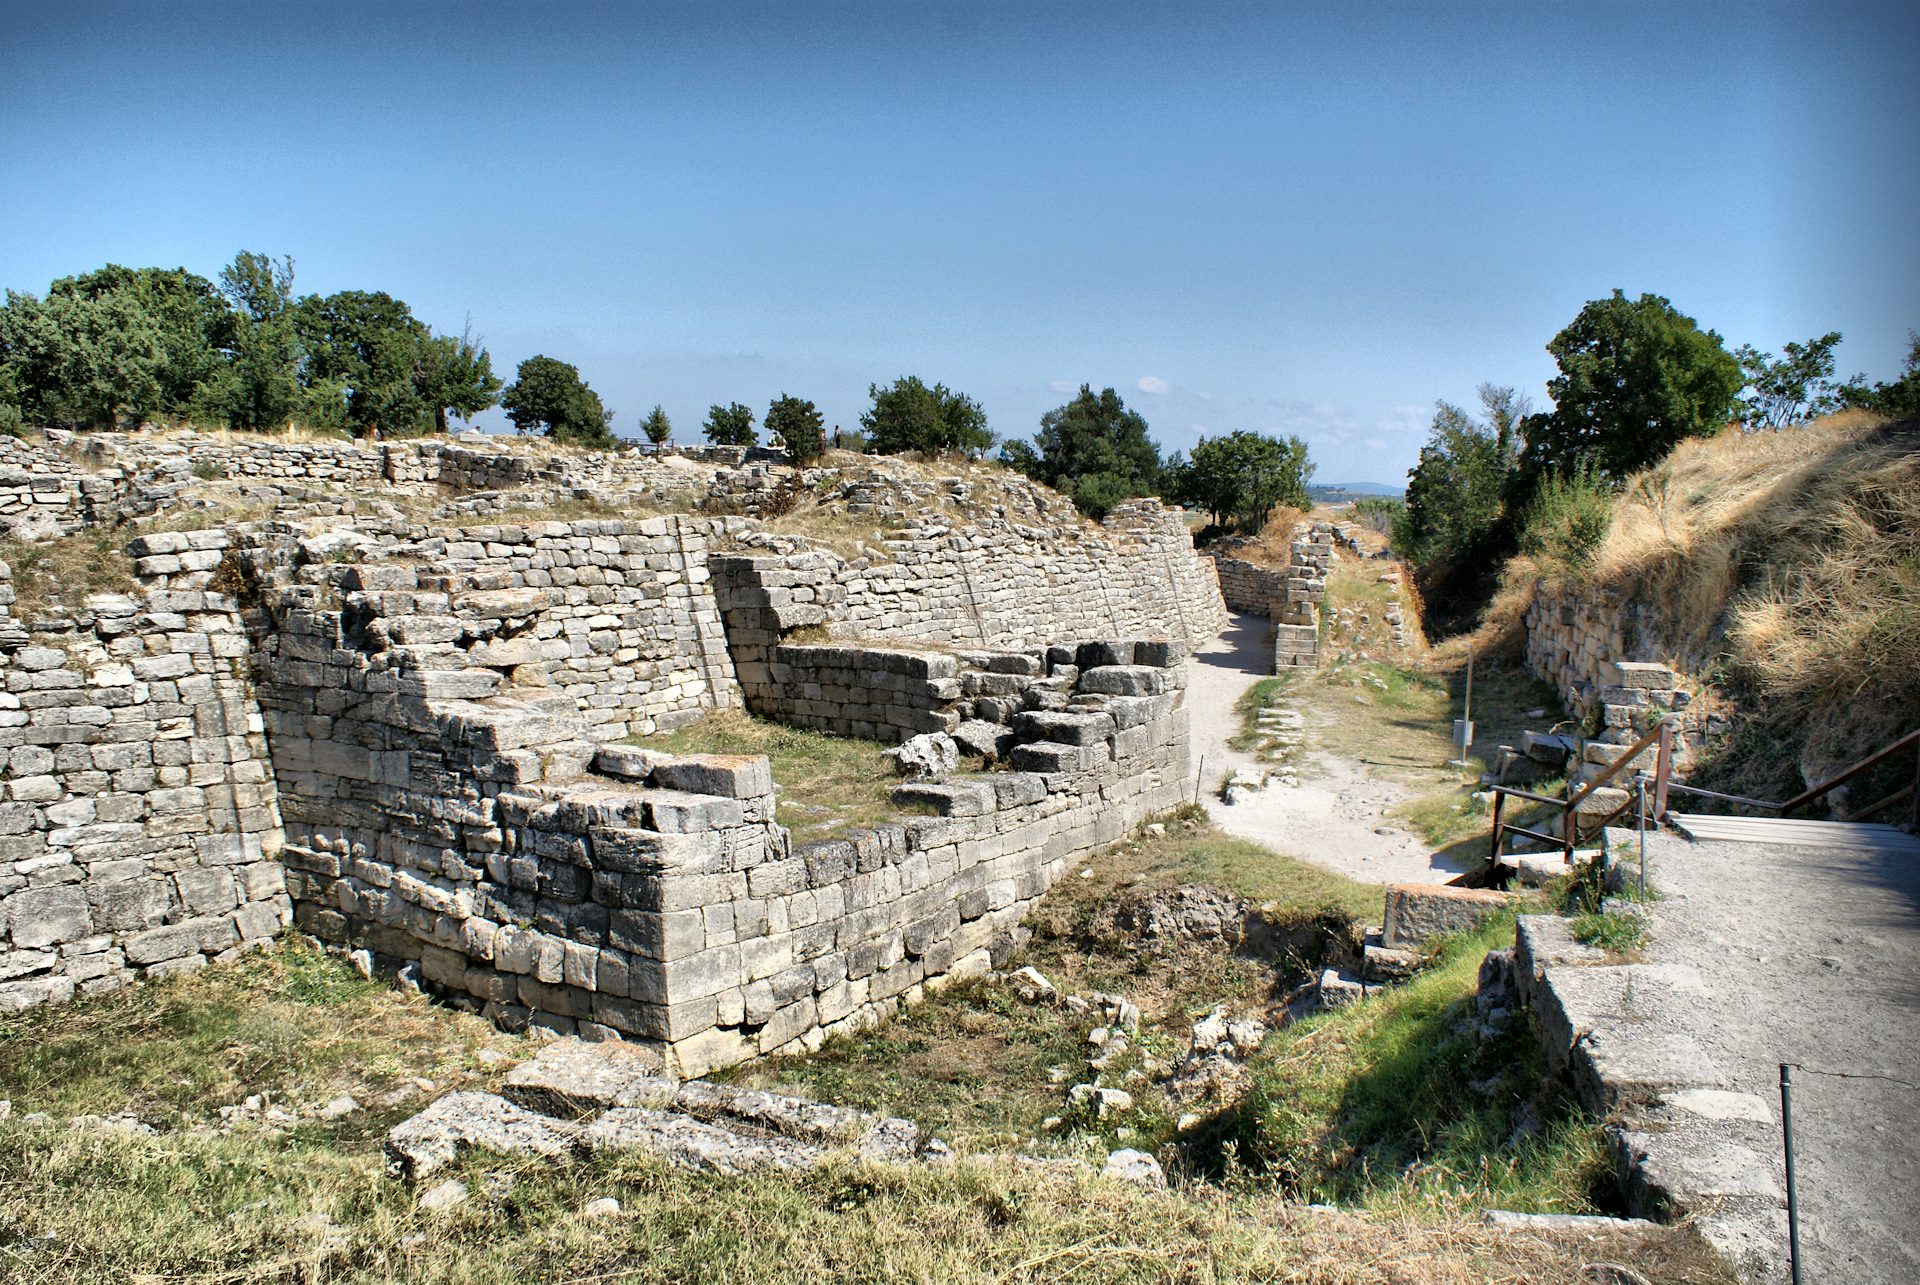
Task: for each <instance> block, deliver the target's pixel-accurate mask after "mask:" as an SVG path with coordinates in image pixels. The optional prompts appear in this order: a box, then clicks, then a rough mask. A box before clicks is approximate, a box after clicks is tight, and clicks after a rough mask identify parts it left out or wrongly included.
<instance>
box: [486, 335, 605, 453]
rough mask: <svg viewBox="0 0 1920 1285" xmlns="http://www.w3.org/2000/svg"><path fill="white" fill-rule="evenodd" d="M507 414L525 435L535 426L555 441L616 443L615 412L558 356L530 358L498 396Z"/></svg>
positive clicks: (581, 443) (522, 364)
mask: <svg viewBox="0 0 1920 1285" xmlns="http://www.w3.org/2000/svg"><path fill="white" fill-rule="evenodd" d="M500 404H501V405H502V406H504V407H505V408H506V411H507V418H508V419H510V420H512V421H513V426H514V427H515V428H516V429H518V430H519V431H521V432H522V433H530V432H533V431H534V430H535V429H539V430H540V431H542V432H544V433H546V435H547V436H548V437H551V438H553V439H554V440H555V441H560V442H571V443H573V444H575V445H577V446H592V447H598V448H601V449H605V448H608V447H612V446H616V445H618V444H619V443H618V439H617V438H615V437H614V435H613V431H612V424H613V413H612V412H611V411H609V410H607V409H606V408H605V407H604V406H602V405H601V404H600V395H599V394H598V393H596V392H594V391H593V390H592V389H591V388H589V387H587V385H586V383H585V381H583V380H582V379H581V378H580V370H579V368H578V367H576V366H573V365H570V364H568V363H567V362H564V361H560V360H559V359H557V358H554V357H546V356H538V357H529V358H527V359H526V360H525V361H523V362H521V363H520V368H519V371H518V372H517V377H516V378H515V379H514V382H513V383H511V384H508V385H507V386H506V388H505V389H504V390H503V391H502V392H501V394H500Z"/></svg>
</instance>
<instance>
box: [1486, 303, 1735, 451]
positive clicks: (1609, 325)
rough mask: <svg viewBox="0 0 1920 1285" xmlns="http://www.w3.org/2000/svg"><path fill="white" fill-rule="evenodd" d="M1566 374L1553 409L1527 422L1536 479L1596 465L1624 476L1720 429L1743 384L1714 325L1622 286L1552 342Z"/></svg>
mask: <svg viewBox="0 0 1920 1285" xmlns="http://www.w3.org/2000/svg"><path fill="white" fill-rule="evenodd" d="M1547 351H1548V352H1550V353H1552V354H1553V357H1554V360H1555V361H1556V362H1557V363H1558V364H1559V367H1560V373H1559V374H1558V375H1556V376H1555V377H1554V378H1553V379H1551V380H1549V381H1548V382H1547V391H1548V393H1549V394H1551V396H1552V397H1553V410H1552V411H1551V412H1549V413H1547V414H1544V415H1535V416H1533V417H1532V418H1531V419H1529V420H1528V421H1527V448H1526V453H1525V455H1524V457H1523V464H1524V466H1525V471H1526V473H1527V476H1528V478H1529V479H1530V480H1531V479H1537V478H1539V477H1540V476H1542V475H1544V474H1546V473H1549V472H1552V473H1559V474H1563V475H1566V474H1571V473H1573V472H1575V471H1576V470H1578V469H1581V468H1583V467H1591V468H1593V469H1597V470H1599V471H1600V472H1601V473H1602V474H1604V475H1606V476H1609V477H1612V478H1615V479H1618V478H1621V477H1624V476H1626V475H1627V474H1628V473H1631V472H1633V471H1634V470H1635V469H1639V468H1644V467H1645V466H1647V465H1648V464H1651V463H1653V462H1654V461H1656V460H1658V459H1661V458H1662V457H1664V456H1665V455H1666V454H1667V452H1669V451H1671V450H1672V449H1673V448H1674V447H1675V446H1676V445H1678V444H1679V443H1680V442H1682V441H1684V440H1685V439H1687V438H1689V437H1705V436H1710V435H1712V434H1714V433H1718V432H1720V431H1721V430H1722V429H1724V428H1725V427H1726V426H1727V422H1728V419H1729V418H1730V417H1731V416H1732V414H1733V411H1734V407H1735V400H1736V398H1737V396H1738V394H1739V392H1740V389H1741V387H1742V386H1743V383H1744V381H1743V379H1742V376H1741V373H1740V363H1739V362H1737V361H1735V360H1734V358H1733V356H1732V354H1730V353H1728V352H1727V350H1726V348H1725V347H1724V346H1723V345H1722V344H1721V342H1720V336H1719V335H1717V334H1715V333H1714V332H1713V331H1711V330H1701V329H1700V327H1699V325H1698V324H1697V323H1695V321H1694V320H1693V318H1691V317H1688V316H1686V315H1684V314H1682V313H1680V312H1678V311H1676V310H1675V308H1674V306H1673V305H1672V304H1671V303H1669V302H1668V301H1667V300H1665V299H1663V298H1661V297H1660V296H1658V295H1651V294H1643V295H1641V296H1640V297H1639V298H1638V299H1628V298H1627V297H1626V295H1624V294H1623V293H1621V292H1620V291H1618V290H1615V291H1614V292H1613V295H1612V296H1611V297H1610V298H1606V299H1596V300H1594V301H1593V302H1591V303H1589V304H1587V305H1586V306H1585V307H1584V308H1582V309H1581V310H1580V315H1579V316H1577V317H1575V318H1574V320H1573V323H1572V324H1571V325H1569V326H1568V327H1567V328H1566V329H1565V330H1562V331H1561V332H1560V333H1559V334H1557V335H1555V336H1554V337H1553V341H1552V342H1551V343H1549V344H1548V345H1547Z"/></svg>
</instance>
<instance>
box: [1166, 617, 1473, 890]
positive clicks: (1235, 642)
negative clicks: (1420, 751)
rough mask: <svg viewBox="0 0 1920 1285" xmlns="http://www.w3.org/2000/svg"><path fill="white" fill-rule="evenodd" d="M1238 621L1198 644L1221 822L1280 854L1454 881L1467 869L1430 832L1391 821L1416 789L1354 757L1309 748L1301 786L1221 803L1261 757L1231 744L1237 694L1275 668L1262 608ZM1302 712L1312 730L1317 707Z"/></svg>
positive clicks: (1200, 746) (1394, 876)
mask: <svg viewBox="0 0 1920 1285" xmlns="http://www.w3.org/2000/svg"><path fill="white" fill-rule="evenodd" d="M1231 620H1232V623H1231V624H1230V625H1229V626H1228V627H1227V631H1226V632H1225V633H1223V634H1221V635H1220V636H1219V637H1218V638H1216V639H1214V640H1213V641H1212V642H1210V643H1208V644H1206V645H1205V646H1203V647H1200V648H1199V649H1197V650H1196V651H1195V652H1194V654H1193V659H1192V660H1191V661H1190V662H1189V663H1188V667H1187V708H1188V709H1189V710H1190V711H1192V717H1193V758H1194V762H1195V764H1196V765H1198V764H1199V761H1200V758H1201V756H1202V755H1205V756H1206V764H1205V768H1204V772H1205V777H1204V780H1203V781H1202V785H1201V802H1202V803H1203V804H1205V805H1206V809H1207V812H1208V813H1209V815H1211V816H1212V817H1213V821H1214V824H1215V825H1217V826H1219V827H1220V829H1222V830H1224V831H1226V832H1227V833H1228V834H1231V835H1235V836H1237V837H1239V838H1242V839H1247V840H1249V841H1251V842H1253V843H1258V844H1260V845H1261V846H1263V847H1267V848H1271V849H1273V850H1274V851H1276V852H1285V853H1288V854H1290V855H1292V856H1296V857H1301V858H1304V859H1305V860H1308V861H1311V862H1313V863H1314V864H1316V865H1320V866H1325V867H1327V868H1328V869H1330V870H1338V871H1339V872H1340V873H1341V874H1344V875H1350V876H1352V877H1353V878H1355V879H1365V880H1369V881H1371V882H1374V883H1402V882H1413V881H1420V882H1426V883H1444V882H1446V881H1447V880H1448V879H1451V878H1452V877H1453V876H1454V875H1456V874H1459V873H1460V872H1461V871H1462V870H1463V869H1464V867H1462V866H1455V865H1449V864H1446V863H1436V861H1435V859H1434V856H1433V853H1432V851H1431V850H1430V849H1429V848H1428V846H1427V844H1426V842H1425V841H1424V840H1422V839H1421V838H1420V837H1419V836H1418V835H1415V834H1411V833H1409V832H1407V831H1405V830H1403V829H1401V828H1399V827H1398V826H1397V825H1395V824H1394V823H1393V822H1391V821H1389V820H1387V819H1386V810H1387V809H1388V808H1390V807H1392V806H1393V805H1394V804H1396V803H1399V802H1402V801H1403V800H1405V799H1406V798H1408V797H1409V796H1410V795H1411V793H1412V791H1411V790H1409V789H1408V788H1407V787H1406V786H1404V785H1402V784H1401V783H1400V782H1398V781H1395V780H1392V779H1391V778H1388V777H1382V776H1376V775H1374V773H1373V771H1372V770H1371V769H1370V768H1369V767H1368V766H1367V765H1366V764H1364V763H1356V762H1354V761H1353V760H1351V759H1344V758H1336V757H1333V756H1330V755H1318V756H1309V757H1308V758H1306V759H1305V760H1304V761H1303V763H1302V767H1301V770H1300V771H1299V779H1300V784H1299V785H1294V786H1289V785H1281V784H1279V783H1277V782H1276V783H1275V784H1273V785H1269V786H1268V787H1267V788H1266V789H1264V790H1259V791H1256V792H1254V793H1253V794H1252V795H1251V796H1249V797H1245V798H1242V799H1241V801H1240V802H1238V803H1235V804H1232V805H1228V804H1226V803H1223V802H1221V801H1220V797H1219V785H1220V782H1221V780H1222V779H1223V778H1224V777H1225V775H1226V774H1227V773H1228V772H1230V771H1232V770H1233V769H1234V768H1236V767H1251V766H1254V765H1255V759H1254V757H1253V756H1252V755H1251V754H1242V753H1240V752H1238V751H1235V750H1231V749H1229V748H1227V738H1229V737H1231V736H1233V735H1235V734H1237V733H1238V732H1239V730H1240V716H1239V714H1237V713H1236V712H1235V711H1234V702H1236V701H1238V700H1239V699H1240V696H1241V694H1242V693H1244V692H1245V691H1246V690H1247V688H1249V687H1251V686H1252V685H1253V684H1254V683H1255V682H1257V681H1258V680H1259V679H1262V678H1265V677H1267V676H1268V675H1269V674H1270V673H1271V672H1272V670H1271V665H1272V653H1271V652H1270V651H1269V649H1268V643H1267V641H1266V636H1267V622H1266V621H1265V620H1262V619H1261V618H1260V617H1258V616H1238V615H1237V616H1233V617H1231ZM1300 713H1301V714H1302V715H1303V716H1304V718H1305V719H1306V723H1307V726H1308V728H1309V730H1311V729H1312V727H1313V726H1314V722H1315V718H1316V711H1315V710H1313V709H1312V708H1311V707H1301V709H1300ZM1322 717H1324V716H1322ZM1309 739H1311V737H1310V736H1309ZM1381 830H1385V831H1387V833H1385V834H1381V833H1379V831H1381Z"/></svg>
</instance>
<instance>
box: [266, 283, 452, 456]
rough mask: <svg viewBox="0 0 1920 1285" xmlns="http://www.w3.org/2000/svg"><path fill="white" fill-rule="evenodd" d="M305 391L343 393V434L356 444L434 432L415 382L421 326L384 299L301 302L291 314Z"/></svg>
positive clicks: (360, 294)
mask: <svg viewBox="0 0 1920 1285" xmlns="http://www.w3.org/2000/svg"><path fill="white" fill-rule="evenodd" d="M294 328H295V331H296V332H297V333H298V334H299V336H300V339H301V343H302V346H303V348H304V350H305V352H306V366H305V370H304V374H305V377H306V379H307V381H308V383H309V385H310V386H311V385H316V384H319V383H322V382H326V383H328V384H330V385H336V386H338V387H340V388H344V389H345V390H346V426H347V428H348V429H349V430H350V431H351V432H352V433H353V434H354V436H356V437H366V436H368V435H370V434H372V433H374V432H376V431H377V432H380V433H383V434H385V435H386V436H389V437H412V436H417V435H419V434H421V433H425V432H427V431H429V430H430V429H432V428H433V427H434V426H435V412H436V411H437V410H438V409H439V408H438V407H432V406H429V405H428V404H427V399H426V397H425V396H424V395H423V391H422V388H421V384H422V383H423V382H424V380H422V379H421V378H420V376H421V375H422V374H423V369H422V366H423V363H422V360H421V358H422V354H423V350H424V349H425V348H426V346H427V343H428V340H429V338H430V335H429V332H428V330H427V327H426V325H425V323H423V322H421V321H420V320H418V319H417V318H415V317H414V315H413V313H412V311H411V310H410V309H408V307H407V305H406V304H404V303H402V302H401V301H400V300H398V299H396V298H394V297H393V296H392V295H390V294H387V293H385V292H384V291H372V292H369V291H365V290H341V291H339V292H337V293H335V294H330V295H327V296H326V297H325V298H321V297H320V296H318V295H308V296H307V297H306V298H304V299H302V300H300V302H299V303H298V304H296V305H295V308H294Z"/></svg>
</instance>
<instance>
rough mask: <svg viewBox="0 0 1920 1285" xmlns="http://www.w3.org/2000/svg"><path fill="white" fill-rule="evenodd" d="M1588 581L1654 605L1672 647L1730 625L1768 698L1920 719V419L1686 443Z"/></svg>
mask: <svg viewBox="0 0 1920 1285" xmlns="http://www.w3.org/2000/svg"><path fill="white" fill-rule="evenodd" d="M1593 579H1594V581H1595V582H1597V583H1600V584H1605V585H1609V586H1613V587H1617V588H1621V589H1624V590H1626V591H1628V592H1631V593H1633V594H1634V595H1635V596H1637V597H1639V598H1641V599H1643V600H1646V601H1652V602H1656V603H1658V604H1659V605H1660V613H1661V617H1662V619H1663V620H1664V621H1665V622H1666V625H1667V631H1668V638H1667V641H1668V643H1669V644H1670V645H1671V646H1673V647H1675V648H1676V649H1679V650H1695V649H1699V648H1701V647H1702V646H1704V645H1708V644H1711V643H1713V642H1714V640H1715V639H1716V638H1717V637H1718V636H1719V635H1720V634H1722V633H1723V632H1724V634H1725V639H1726V641H1725V652H1726V655H1727V658H1728V659H1729V660H1730V661H1731V662H1732V665H1733V667H1734V669H1735V670H1736V672H1737V673H1738V674H1739V676H1740V677H1741V678H1743V679H1745V680H1746V681H1747V682H1748V683H1750V684H1751V685H1752V686H1753V688H1754V689H1755V690H1756V692H1757V694H1759V695H1762V696H1764V697H1765V698H1767V699H1768V700H1769V701H1772V702H1775V703H1777V704H1781V705H1784V706H1785V707H1788V708H1791V709H1793V710H1795V711H1797V712H1799V713H1802V714H1811V713H1813V712H1814V711H1816V710H1819V709H1823V708H1829V707H1832V706H1834V705H1836V704H1838V705H1853V704H1858V703H1862V702H1868V703H1878V704H1883V705H1884V704H1885V703H1887V702H1891V703H1892V704H1893V706H1894V707H1896V708H1897V709H1900V710H1902V711H1905V712H1906V713H1907V714H1908V715H1909V716H1911V717H1912V718H1916V719H1920V425H1915V424H1912V423H1908V424H1891V425H1890V424H1882V423H1880V422H1879V421H1877V420H1876V419H1875V418H1874V417H1872V416H1870V415H1866V414H1864V413H1860V412H1852V413H1849V414H1844V415H1836V416H1833V417H1831V418H1828V419H1825V420H1822V421H1820V422H1819V423H1816V424H1812V425H1809V426H1807V427H1804V428H1798V429H1790V430H1787V431H1785V432H1780V433H1764V434H1754V435H1750V436H1740V435H1729V436H1726V437H1723V438H1715V439H1709V440H1704V441H1698V442H1689V443H1686V444H1684V445H1682V446H1681V447H1680V448H1679V449H1678V450H1676V451H1675V452H1674V453H1673V454H1672V455H1671V456H1669V457H1668V458H1667V459H1666V460H1665V461H1664V462H1662V463H1661V464H1660V465H1658V466H1657V467H1655V468H1653V469H1650V470H1648V471H1647V472H1645V473H1643V474H1640V475H1639V476H1637V477H1635V478H1633V479H1632V480H1631V482H1630V483H1629V484H1628V487H1627V489H1626V491H1625V493H1624V494H1623V495H1622V496H1621V497H1620V500H1619V502H1618V503H1617V504H1616V506H1615V510H1614V522H1613V528H1612V530H1611V531H1610V533H1609V535H1608V537H1607V541H1606V543H1605V545H1603V546H1602V548H1601V550H1600V553H1599V555H1598V557H1597V559H1596V564H1595V567H1594V570H1593ZM1862 748H1863V749H1864V748H1866V747H1862Z"/></svg>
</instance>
